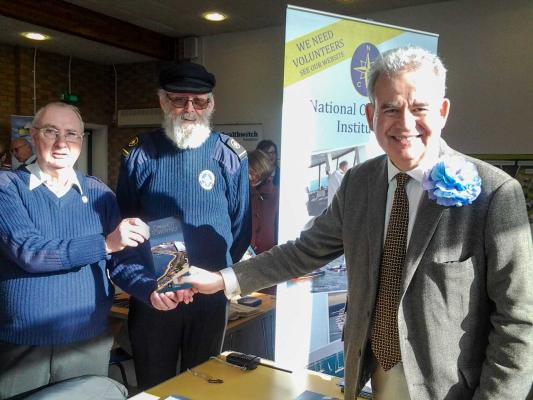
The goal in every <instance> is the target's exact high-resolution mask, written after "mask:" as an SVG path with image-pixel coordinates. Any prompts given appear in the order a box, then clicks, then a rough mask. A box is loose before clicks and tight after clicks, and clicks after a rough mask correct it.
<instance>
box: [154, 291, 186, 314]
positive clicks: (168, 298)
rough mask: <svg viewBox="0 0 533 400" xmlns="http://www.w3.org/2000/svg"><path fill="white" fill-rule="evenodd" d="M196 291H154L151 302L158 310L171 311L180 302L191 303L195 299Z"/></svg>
mask: <svg viewBox="0 0 533 400" xmlns="http://www.w3.org/2000/svg"><path fill="white" fill-rule="evenodd" d="M193 295H194V291H193V290H191V289H185V290H177V291H175V292H167V293H158V292H156V291H154V292H152V294H151V295H150V303H152V306H153V307H154V308H155V309H156V310H160V311H170V310H173V309H175V308H176V307H177V306H178V304H179V303H181V302H183V303H185V304H189V303H191V302H192V301H193Z"/></svg>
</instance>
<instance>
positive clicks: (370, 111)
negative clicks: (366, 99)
mask: <svg viewBox="0 0 533 400" xmlns="http://www.w3.org/2000/svg"><path fill="white" fill-rule="evenodd" d="M365 115H366V122H368V127H369V128H370V130H371V131H374V106H373V105H372V103H368V104H367V105H366V106H365Z"/></svg>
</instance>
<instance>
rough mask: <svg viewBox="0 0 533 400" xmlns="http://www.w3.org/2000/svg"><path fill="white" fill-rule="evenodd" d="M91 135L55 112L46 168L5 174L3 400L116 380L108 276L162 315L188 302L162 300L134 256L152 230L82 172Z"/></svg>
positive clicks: (39, 138)
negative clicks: (78, 166)
mask: <svg viewBox="0 0 533 400" xmlns="http://www.w3.org/2000/svg"><path fill="white" fill-rule="evenodd" d="M83 132H84V130H83V121H82V119H81V116H80V114H79V111H78V109H77V108H76V107H73V106H70V105H67V104H64V103H50V104H48V105H47V106H45V107H43V108H42V109H40V110H39V111H38V112H37V113H36V115H35V118H34V120H33V124H32V128H31V135H32V140H33V143H34V145H35V149H36V152H37V162H36V163H34V164H32V165H30V166H28V169H27V170H26V169H19V170H16V171H0V398H2V399H4V398H8V397H11V396H15V395H18V394H21V393H25V392H28V391H31V390H33V389H36V388H39V387H41V386H45V385H48V384H51V383H54V382H58V381H62V380H65V379H70V378H73V377H78V376H83V375H104V376H107V371H108V367H109V351H110V349H111V345H112V336H111V335H109V334H108V332H107V320H108V314H109V310H110V307H111V302H112V298H113V293H114V290H113V285H111V284H110V282H109V279H108V276H107V272H109V273H110V275H111V277H112V278H113V280H114V281H115V283H117V284H118V285H120V286H121V287H122V288H123V289H124V290H126V291H128V292H129V293H131V294H132V295H134V296H137V297H138V298H139V299H141V300H142V301H144V302H146V303H147V304H151V305H152V306H153V307H156V308H159V309H168V308H169V305H173V304H175V303H176V302H179V301H181V300H183V293H179V294H173V295H172V296H161V295H159V294H157V293H155V292H154V290H155V287H156V282H155V279H154V277H153V276H152V275H150V274H146V273H145V272H144V268H143V267H142V266H141V265H140V264H139V263H138V262H137V252H136V251H131V247H136V246H137V245H138V244H140V243H143V242H144V241H145V240H146V239H147V238H148V236H149V233H148V227H147V225H146V224H145V223H144V222H143V221H141V220H140V219H137V218H129V219H125V220H122V221H121V217H120V212H119V209H118V205H117V202H116V199H115V196H114V194H113V193H112V192H111V190H110V189H109V188H108V187H107V186H105V185H104V184H103V183H102V182H100V181H99V180H98V179H96V178H93V177H90V176H85V175H83V174H81V173H79V172H75V171H74V169H73V166H74V163H75V161H76V160H77V158H78V156H79V155H80V152H81V146H82V142H83ZM127 246H129V250H123V249H124V248H125V247H127ZM121 250H123V251H121ZM117 255H118V256H117ZM180 296H181V297H180ZM185 300H186V301H188V299H185Z"/></svg>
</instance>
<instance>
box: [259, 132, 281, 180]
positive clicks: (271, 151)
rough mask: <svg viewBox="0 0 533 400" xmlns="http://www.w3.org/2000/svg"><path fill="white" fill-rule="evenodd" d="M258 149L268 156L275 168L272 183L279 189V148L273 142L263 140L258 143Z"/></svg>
mask: <svg viewBox="0 0 533 400" xmlns="http://www.w3.org/2000/svg"><path fill="white" fill-rule="evenodd" d="M256 149H257V150H261V151H263V152H265V153H266V154H267V155H268V158H269V159H270V163H271V164H272V166H273V167H274V170H273V171H272V183H273V184H274V186H276V187H278V188H279V165H278V146H276V144H275V143H274V142H273V141H272V140H261V141H260V142H259V143H257V146H256Z"/></svg>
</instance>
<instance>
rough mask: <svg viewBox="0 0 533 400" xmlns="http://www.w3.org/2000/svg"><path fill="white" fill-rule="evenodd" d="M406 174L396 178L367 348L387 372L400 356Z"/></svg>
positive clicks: (407, 221) (405, 221)
mask: <svg viewBox="0 0 533 400" xmlns="http://www.w3.org/2000/svg"><path fill="white" fill-rule="evenodd" d="M408 180H409V175H407V174H404V173H399V174H397V175H396V183H397V187H396V191H395V192H394V200H393V202H392V209H391V213H390V219H389V226H388V228H387V236H386V237H385V247H384V248H383V257H382V259H381V270H380V274H379V288H378V294H377V300H376V308H375V310H374V323H373V325H372V337H371V346H372V351H373V352H374V356H375V357H376V359H377V360H378V362H379V364H380V365H381V367H382V368H383V369H384V370H385V371H388V370H389V369H391V368H392V367H394V366H395V365H396V364H397V363H398V362H399V361H401V359H402V356H401V353H400V342H399V339H398V304H399V300H400V285H401V279H402V270H403V264H404V262H405V252H406V249H407V226H408V224H409V200H408V199H407V194H406V193H405V184H406V183H407V181H408Z"/></svg>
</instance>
